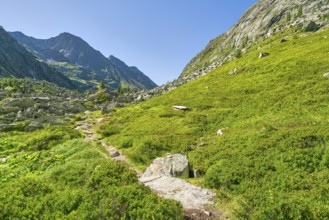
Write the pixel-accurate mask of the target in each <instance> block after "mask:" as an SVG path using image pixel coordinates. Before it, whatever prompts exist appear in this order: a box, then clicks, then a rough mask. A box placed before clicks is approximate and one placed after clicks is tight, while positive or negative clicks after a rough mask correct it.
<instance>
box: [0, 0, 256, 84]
mask: <svg viewBox="0 0 329 220" xmlns="http://www.w3.org/2000/svg"><path fill="white" fill-rule="evenodd" d="M256 2H257V0H139V1H138V0H93V1H91V0H84V1H81V0H56V1H54V0H29V1H25V0H1V13H0V25H1V26H3V27H4V28H5V29H6V30H7V31H22V32H23V33H25V34H26V35H28V36H33V37H36V38H41V39H45V38H50V37H54V36H57V35H58V34H60V33H62V32H69V33H71V34H74V35H77V36H79V37H81V38H83V39H84V40H85V41H87V42H88V43H89V44H90V45H91V46H92V47H94V48H95V49H96V50H99V51H101V52H102V53H103V54H104V55H105V56H106V57H107V56H109V55H114V56H116V57H118V58H119V59H121V60H123V61H124V62H126V63H127V64H128V65H130V66H137V67H138V68H139V69H140V70H141V71H143V72H144V73H145V74H146V75H148V76H149V77H150V78H151V79H152V80H153V81H155V82H156V83H157V84H163V83H165V82H167V81H169V80H173V79H175V78H177V77H178V76H179V74H180V73H181V72H182V70H183V68H184V67H185V65H186V64H187V63H188V62H189V60H190V59H191V58H193V57H194V56H195V55H196V54H197V53H198V52H200V51H201V50H202V49H203V48H204V47H205V46H206V44H207V43H208V42H209V41H210V40H211V39H213V38H214V37H216V36H218V35H219V34H222V33H224V32H225V31H227V30H228V29H229V28H230V27H231V26H232V25H233V24H234V23H235V22H236V21H237V20H238V19H239V18H240V17H241V16H242V15H243V13H244V12H245V11H246V10H247V9H248V8H249V7H251V6H252V5H253V4H254V3H256Z"/></svg>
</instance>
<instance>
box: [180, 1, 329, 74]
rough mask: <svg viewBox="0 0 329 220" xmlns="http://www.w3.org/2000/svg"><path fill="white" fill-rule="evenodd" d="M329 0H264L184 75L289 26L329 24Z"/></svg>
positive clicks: (311, 27) (311, 28)
mask: <svg viewBox="0 0 329 220" xmlns="http://www.w3.org/2000/svg"><path fill="white" fill-rule="evenodd" d="M328 3H329V2H328V1H327V0H312V1H309V0H299V1H286V0H260V1H258V2H257V3H256V4H254V5H253V6H252V7H250V8H249V9H248V10H247V11H246V13H245V14H244V15H243V16H242V17H241V18H240V19H239V21H238V22H237V23H236V24H235V25H233V26H232V27H231V28H230V29H229V30H228V31H227V32H226V33H223V34H221V35H220V36H218V37H216V38H215V39H212V40H211V41H210V42H209V43H208V45H207V46H206V47H205V48H204V49H203V50H202V51H201V52H200V53H199V54H197V55H196V56H195V57H194V58H193V59H192V60H191V61H190V62H189V63H188V64H187V65H186V67H185V68H184V71H183V73H182V74H181V77H183V76H185V75H193V73H194V72H200V71H204V70H205V69H207V67H211V66H218V65H220V64H221V63H223V62H225V61H228V60H231V59H232V58H233V57H234V56H236V55H238V54H241V53H244V52H245V51H246V49H247V48H246V47H247V46H248V45H249V44H252V43H254V42H257V41H258V40H262V39H263V38H269V37H271V36H273V35H275V34H280V33H283V32H285V31H286V30H288V29H295V30H299V31H300V30H308V31H316V30H318V29H319V28H320V27H324V26H328V24H329V23H328V18H329V17H328V15H329V6H328Z"/></svg>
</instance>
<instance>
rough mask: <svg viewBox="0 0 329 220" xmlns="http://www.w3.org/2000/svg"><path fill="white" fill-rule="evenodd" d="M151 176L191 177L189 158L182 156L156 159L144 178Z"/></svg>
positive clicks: (175, 155) (176, 155)
mask: <svg viewBox="0 0 329 220" xmlns="http://www.w3.org/2000/svg"><path fill="white" fill-rule="evenodd" d="M151 176H172V177H177V176H185V177H188V176H189V164H188V160H187V157H186V156H185V155H182V154H174V155H167V156H165V157H161V158H156V159H155V160H154V161H153V162H152V164H151V165H150V166H149V167H148V168H147V169H146V171H145V172H144V174H143V175H142V178H146V177H151Z"/></svg>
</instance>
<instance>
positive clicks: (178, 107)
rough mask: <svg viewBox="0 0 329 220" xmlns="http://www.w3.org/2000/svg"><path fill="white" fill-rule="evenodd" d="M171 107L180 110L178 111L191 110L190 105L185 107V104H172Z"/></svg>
mask: <svg viewBox="0 0 329 220" xmlns="http://www.w3.org/2000/svg"><path fill="white" fill-rule="evenodd" d="M172 108H173V109H175V110H180V111H188V110H191V108H190V107H186V106H182V105H174V106H173V107H172Z"/></svg>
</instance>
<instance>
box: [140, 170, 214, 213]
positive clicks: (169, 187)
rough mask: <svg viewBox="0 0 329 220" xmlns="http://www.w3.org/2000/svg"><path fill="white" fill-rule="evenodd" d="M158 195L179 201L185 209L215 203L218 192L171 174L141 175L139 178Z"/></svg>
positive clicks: (198, 207)
mask: <svg viewBox="0 0 329 220" xmlns="http://www.w3.org/2000/svg"><path fill="white" fill-rule="evenodd" d="M139 180H140V181H141V182H142V183H144V184H145V185H146V186H148V187H150V188H151V190H153V191H154V192H156V193H157V194H158V195H160V196H162V197H164V198H167V199H173V200H176V201H179V202H180V203H181V204H182V206H183V208H184V209H200V208H202V207H206V206H208V205H211V204H214V202H213V201H212V199H213V198H215V196H216V194H215V193H214V192H212V191H210V190H208V189H202V188H200V187H197V186H194V185H192V184H190V183H188V182H186V181H184V180H182V179H179V178H174V177H169V176H151V177H144V178H143V177H141V178H140V179H139Z"/></svg>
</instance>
